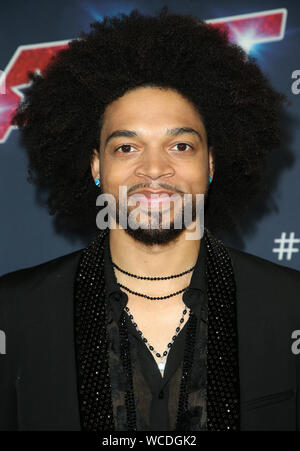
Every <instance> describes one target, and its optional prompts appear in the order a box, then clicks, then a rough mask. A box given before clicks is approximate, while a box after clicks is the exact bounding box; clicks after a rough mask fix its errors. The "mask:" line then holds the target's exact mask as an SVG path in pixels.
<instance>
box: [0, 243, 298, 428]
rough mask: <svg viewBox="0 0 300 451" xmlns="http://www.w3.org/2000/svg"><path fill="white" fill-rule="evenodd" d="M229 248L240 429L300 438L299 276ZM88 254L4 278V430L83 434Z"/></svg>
mask: <svg viewBox="0 0 300 451" xmlns="http://www.w3.org/2000/svg"><path fill="white" fill-rule="evenodd" d="M227 249H228V251H229V253H230V256H231V259H232V264H233V268H234V274H235V279H236V286H237V319H238V335H239V365H240V387H241V393H240V395H241V429H242V430H272V431H276V430H300V364H299V362H300V354H299V355H298V354H295V353H293V352H292V343H293V342H294V341H295V339H293V338H292V333H293V331H295V330H300V274H299V271H296V270H293V269H289V268H286V267H284V266H280V265H277V264H275V263H272V262H270V261H268V260H265V259H262V258H259V257H257V256H254V255H251V254H249V253H246V252H242V251H238V250H235V249H233V248H230V247H227ZM81 251H82V250H79V251H76V252H73V253H71V254H67V255H64V256H62V257H59V258H56V259H54V260H51V261H48V262H46V263H43V264H40V265H37V266H34V267H31V268H27V269H22V270H18V271H14V272H11V273H8V274H6V275H4V276H2V277H1V278H0V330H2V331H4V332H5V334H6V354H3V355H0V430H35V431H37V430H52V431H54V430H80V418H79V400H78V395H77V374H76V361H75V349H74V324H73V323H74V322H73V283H74V279H75V273H76V269H77V265H78V262H79V257H80V254H81ZM299 350H300V346H299Z"/></svg>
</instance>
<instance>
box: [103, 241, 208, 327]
mask: <svg viewBox="0 0 300 451" xmlns="http://www.w3.org/2000/svg"><path fill="white" fill-rule="evenodd" d="M206 256H207V249H206V244H205V240H204V235H203V237H202V239H201V241H200V249H199V253H198V257H197V261H196V264H195V268H194V270H193V274H192V277H191V281H190V285H189V288H188V289H187V291H186V292H184V294H183V297H182V299H183V301H184V303H185V304H186V305H187V307H189V308H190V309H191V311H194V313H195V314H196V316H197V317H199V316H200V313H201V311H202V314H201V317H202V319H204V320H205V321H207V297H206V288H207V286H206V276H205V269H206ZM104 276H105V286H106V292H107V298H108V300H109V303H110V305H111V307H112V311H113V313H114V316H115V319H116V320H117V321H119V319H120V316H121V313H122V311H123V309H124V307H125V306H126V304H127V300H128V298H127V294H126V293H125V292H124V291H122V290H121V289H120V287H119V285H118V282H117V278H116V275H115V272H114V268H113V264H112V258H111V253H110V245H109V233H107V234H106V236H105V241H104ZM201 307H202V308H201Z"/></svg>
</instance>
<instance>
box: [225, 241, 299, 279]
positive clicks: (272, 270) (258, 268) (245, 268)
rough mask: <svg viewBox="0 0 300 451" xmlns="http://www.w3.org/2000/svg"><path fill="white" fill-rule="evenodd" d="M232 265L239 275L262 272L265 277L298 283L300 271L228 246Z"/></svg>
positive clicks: (246, 275)
mask: <svg viewBox="0 0 300 451" xmlns="http://www.w3.org/2000/svg"><path fill="white" fill-rule="evenodd" d="M227 249H228V251H229V254H230V257H231V261H232V264H233V267H234V269H235V271H236V272H238V273H239V275H244V277H248V276H249V275H250V274H252V275H256V276H257V277H258V276H259V274H263V275H264V277H265V278H273V277H279V279H280V280H283V279H285V280H290V281H291V282H293V281H294V282H295V283H297V282H298V283H300V271H298V270H296V269H293V268H289V267H287V266H283V265H280V264H278V263H274V262H271V261H270V260H266V259H265V258H262V257H259V256H257V255H254V254H250V253H248V252H244V251H241V250H239V249H234V248H232V247H228V246H227Z"/></svg>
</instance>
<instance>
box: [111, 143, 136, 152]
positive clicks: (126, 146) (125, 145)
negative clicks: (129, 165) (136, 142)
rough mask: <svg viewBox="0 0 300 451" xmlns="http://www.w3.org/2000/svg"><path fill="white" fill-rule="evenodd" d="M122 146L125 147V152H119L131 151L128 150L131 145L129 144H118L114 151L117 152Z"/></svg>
mask: <svg viewBox="0 0 300 451" xmlns="http://www.w3.org/2000/svg"><path fill="white" fill-rule="evenodd" d="M122 147H123V148H125V152H120V153H131V152H129V149H130V147H133V146H131V145H130V144H122V145H121V146H119V147H117V148H116V149H115V152H117V151H118V150H119V149H121V148H122Z"/></svg>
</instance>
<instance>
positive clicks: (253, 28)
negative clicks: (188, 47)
mask: <svg viewBox="0 0 300 451" xmlns="http://www.w3.org/2000/svg"><path fill="white" fill-rule="evenodd" d="M286 18H287V10H286V9H285V8H282V9H273V10H269V11H262V12H258V13H252V14H242V15H239V16H230V17H223V18H220V19H213V20H206V22H207V23H210V24H212V25H213V26H216V27H220V28H225V27H226V28H228V29H229V39H230V40H231V41H232V42H236V43H237V44H239V45H240V46H241V47H243V48H244V49H245V50H246V51H247V52H248V51H249V50H250V48H251V47H252V46H253V45H255V44H260V43H264V42H271V41H278V40H281V39H283V37H284V32H285V25H286ZM68 42H69V40H66V41H58V42H46V43H44V44H33V45H21V46H20V47H18V48H17V50H16V52H15V53H14V55H13V57H12V59H11V60H10V62H9V63H8V65H7V67H6V69H5V70H4V72H3V73H2V76H1V77H0V143H3V142H5V141H6V140H7V138H8V136H9V134H10V132H11V130H12V129H14V128H17V127H16V126H12V125H11V124H10V122H11V119H12V117H13V115H14V112H15V110H16V108H17V106H18V104H19V102H20V101H21V100H22V99H23V93H22V92H21V91H20V90H21V89H22V88H25V87H26V86H28V85H29V79H28V72H29V71H31V72H35V71H38V72H39V73H41V74H42V73H43V70H44V69H45V67H46V66H47V64H48V63H49V61H50V59H51V57H52V56H54V55H55V53H56V52H57V51H59V50H61V49H63V48H65V47H67V46H68Z"/></svg>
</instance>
